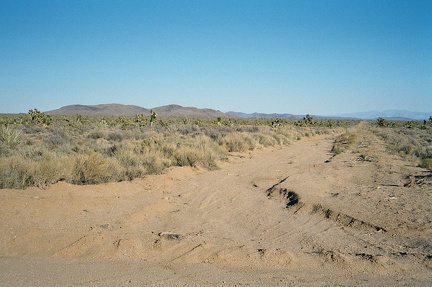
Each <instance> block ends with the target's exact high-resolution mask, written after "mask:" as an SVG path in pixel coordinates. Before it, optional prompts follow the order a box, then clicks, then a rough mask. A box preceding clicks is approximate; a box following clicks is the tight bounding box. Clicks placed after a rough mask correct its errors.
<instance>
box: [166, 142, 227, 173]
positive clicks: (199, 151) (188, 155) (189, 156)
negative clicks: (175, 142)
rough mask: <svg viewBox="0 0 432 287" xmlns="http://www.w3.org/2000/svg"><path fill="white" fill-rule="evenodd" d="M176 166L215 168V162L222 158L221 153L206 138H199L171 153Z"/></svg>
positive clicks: (213, 143)
mask: <svg viewBox="0 0 432 287" xmlns="http://www.w3.org/2000/svg"><path fill="white" fill-rule="evenodd" d="M173 157H174V162H175V164H176V165H178V166H193V167H196V166H202V167H206V168H208V169H214V168H216V167H217V163H216V162H217V160H219V159H221V158H222V157H223V151H222V150H221V149H220V147H219V146H218V145H217V144H216V143H215V142H212V141H211V140H210V139H209V138H208V137H205V136H200V137H198V138H197V139H196V141H195V142H194V143H193V144H191V145H189V146H188V145H186V146H179V147H178V148H177V149H176V150H175V151H174V153H173Z"/></svg>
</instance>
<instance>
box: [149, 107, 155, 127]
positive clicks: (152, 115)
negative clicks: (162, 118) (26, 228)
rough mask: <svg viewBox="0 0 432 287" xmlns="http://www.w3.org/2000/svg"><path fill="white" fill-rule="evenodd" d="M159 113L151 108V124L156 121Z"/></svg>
mask: <svg viewBox="0 0 432 287" xmlns="http://www.w3.org/2000/svg"><path fill="white" fill-rule="evenodd" d="M156 118H157V114H156V112H155V111H153V110H150V126H152V125H153V123H154V122H155V121H156Z"/></svg>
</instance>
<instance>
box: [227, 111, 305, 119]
mask: <svg viewBox="0 0 432 287" xmlns="http://www.w3.org/2000/svg"><path fill="white" fill-rule="evenodd" d="M227 115H230V116H233V117H239V118H280V119H299V118H303V116H300V115H293V114H265V113H252V114H247V113H241V112H233V111H230V112H227Z"/></svg>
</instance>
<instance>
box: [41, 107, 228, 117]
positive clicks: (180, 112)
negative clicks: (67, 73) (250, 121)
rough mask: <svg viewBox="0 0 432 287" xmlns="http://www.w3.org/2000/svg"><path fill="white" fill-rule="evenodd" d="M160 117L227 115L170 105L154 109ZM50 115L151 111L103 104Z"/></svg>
mask: <svg viewBox="0 0 432 287" xmlns="http://www.w3.org/2000/svg"><path fill="white" fill-rule="evenodd" d="M153 110H154V111H155V112H156V114H157V115H158V116H161V117H168V116H184V117H223V116H227V115H226V114H224V113H222V112H220V111H216V110H211V109H198V108H193V107H182V106H179V105H168V106H162V107H157V108H154V109H153ZM46 113H47V114H50V115H77V114H79V115H86V116H134V115H138V114H144V115H149V114H150V109H146V108H142V107H139V106H134V105H121V104H103V105H70V106H64V107H61V108H60V109H57V110H52V111H47V112H46Z"/></svg>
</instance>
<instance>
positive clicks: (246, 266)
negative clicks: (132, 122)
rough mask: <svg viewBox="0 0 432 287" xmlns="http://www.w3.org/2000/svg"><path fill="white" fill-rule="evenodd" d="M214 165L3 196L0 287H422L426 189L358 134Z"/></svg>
mask: <svg viewBox="0 0 432 287" xmlns="http://www.w3.org/2000/svg"><path fill="white" fill-rule="evenodd" d="M356 133H357V141H356V143H355V144H354V146H353V147H352V148H351V149H349V150H348V151H346V152H344V153H342V154H340V155H337V156H333V155H332V153H331V152H330V151H331V148H332V145H333V142H334V139H335V136H336V135H327V136H319V137H313V138H308V139H303V140H300V141H298V142H296V143H293V144H292V145H290V146H287V147H283V148H275V149H271V150H266V151H262V152H258V153H253V154H243V155H232V156H231V157H230V162H229V163H223V164H221V167H220V169H218V170H214V171H204V170H197V169H192V168H173V169H171V170H170V171H168V172H167V173H166V174H163V175H155V176H148V177H146V178H144V179H142V180H135V181H133V182H120V183H110V184H104V185H97V186H74V185H69V184H67V183H64V182H62V183H58V184H56V185H53V186H52V187H50V188H48V189H46V190H41V189H37V188H29V189H26V190H1V191H0V198H1V202H2V204H1V207H0V242H1V245H0V256H1V257H0V267H1V268H0V276H1V278H2V281H1V284H0V285H2V286H390V285H392V286H430V284H431V282H432V264H431V260H432V180H431V179H430V177H428V175H429V173H427V172H426V171H425V170H422V169H420V168H417V167H415V166H412V165H410V164H409V163H407V162H404V161H403V160H401V159H400V158H398V157H396V156H392V155H389V154H388V153H387V152H386V151H385V146H384V143H383V142H382V141H381V140H380V139H378V138H377V137H376V136H375V135H373V134H372V133H371V132H370V131H369V130H368V129H367V127H366V125H363V124H361V125H359V126H358V127H357V130H356Z"/></svg>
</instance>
